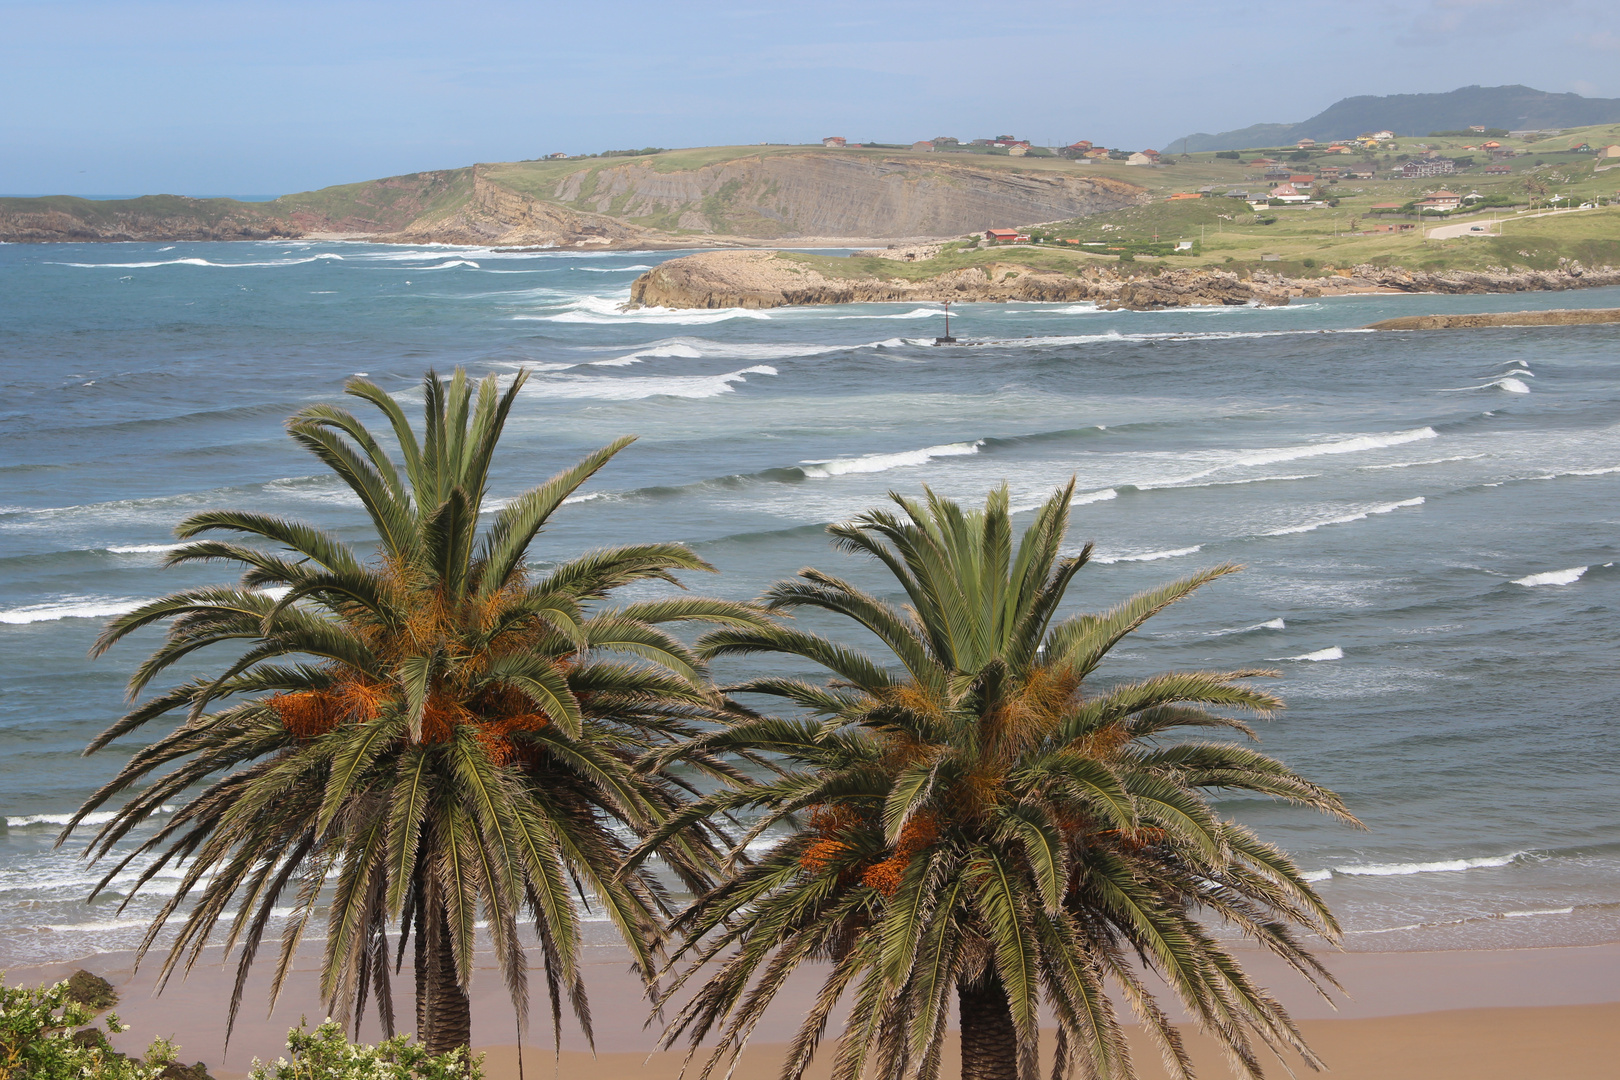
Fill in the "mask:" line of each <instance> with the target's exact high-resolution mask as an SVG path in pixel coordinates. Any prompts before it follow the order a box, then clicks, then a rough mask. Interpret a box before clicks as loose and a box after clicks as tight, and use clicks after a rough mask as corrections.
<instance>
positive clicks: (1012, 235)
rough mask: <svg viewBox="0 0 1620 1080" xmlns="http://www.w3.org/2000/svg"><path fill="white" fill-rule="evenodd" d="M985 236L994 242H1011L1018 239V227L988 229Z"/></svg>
mask: <svg viewBox="0 0 1620 1080" xmlns="http://www.w3.org/2000/svg"><path fill="white" fill-rule="evenodd" d="M984 238H985V239H986V240H988V241H990V243H992V244H1011V243H1013V242H1014V241H1015V240H1017V239H1018V230H1017V229H986V230H984Z"/></svg>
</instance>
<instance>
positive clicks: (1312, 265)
mask: <svg viewBox="0 0 1620 1080" xmlns="http://www.w3.org/2000/svg"><path fill="white" fill-rule="evenodd" d="M1304 266H1305V269H1307V270H1315V269H1316V260H1315V259H1306V260H1305V263H1304Z"/></svg>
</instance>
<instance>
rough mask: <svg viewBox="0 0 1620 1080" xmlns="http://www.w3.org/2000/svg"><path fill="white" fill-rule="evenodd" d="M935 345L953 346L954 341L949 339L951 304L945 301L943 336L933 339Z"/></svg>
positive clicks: (951, 338)
mask: <svg viewBox="0 0 1620 1080" xmlns="http://www.w3.org/2000/svg"><path fill="white" fill-rule="evenodd" d="M934 344H935V345H955V344H956V339H955V338H953V337H951V302H950V301H949V300H946V301H945V336H944V337H937V338H935V339H934Z"/></svg>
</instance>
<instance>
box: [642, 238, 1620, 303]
mask: <svg viewBox="0 0 1620 1080" xmlns="http://www.w3.org/2000/svg"><path fill="white" fill-rule="evenodd" d="M929 261H931V260H925V261H922V262H911V263H907V264H904V272H903V274H902V273H901V272H900V270H899V267H900V264H898V263H895V262H893V261H892V260H873V261H869V262H868V263H867V264H866V266H867V267H872V266H874V265H875V266H876V268H870V269H869V268H862V269H859V270H853V269H852V270H851V271H850V272H844V271H843V268H842V267H839V266H838V265H837V260H831V259H827V258H825V257H822V258H817V259H814V260H813V261H812V259H811V258H808V257H805V256H799V255H795V254H792V253H782V252H769V251H710V252H702V253H699V254H696V255H687V256H683V257H682V258H678V259H671V260H670V261H668V262H666V263H663V264H661V265H659V266H657V267H655V268H653V269H652V270H649V271H647V272H646V273H644V274H642V275H641V277H639V278H637V279H636V281H635V283H634V284H633V285H632V286H631V290H630V298H631V303H633V304H636V305H641V306H646V307H666V308H773V307H788V306H798V305H811V304H848V303H872V302H900V303H905V302H912V301H932V302H939V301H946V300H949V301H955V302H964V303H970V302H981V303H983V302H987V303H1008V302H1013V301H1034V302H1048V303H1051V302H1079V301H1089V302H1093V303H1096V304H1097V305H1098V306H1099V307H1102V308H1124V309H1129V310H1132V311H1151V310H1155V309H1161V308H1181V307H1201V306H1218V305H1229V306H1235V305H1240V304H1254V303H1258V304H1262V305H1276V304H1287V303H1289V302H1290V301H1292V300H1294V299H1296V298H1300V297H1319V296H1335V295H1344V294H1350V293H1367V292H1409V293H1502V292H1541V291H1549V290H1563V289H1578V288H1587V287H1593V286H1599V285H1620V270H1615V269H1612V268H1604V269H1601V270H1593V269H1588V268H1585V267H1582V266H1581V265H1580V264H1578V263H1571V264H1569V265H1566V266H1563V267H1560V268H1559V269H1557V270H1546V271H1541V270H1523V271H1507V270H1504V271H1488V272H1487V271H1461V270H1453V271H1411V270H1404V269H1401V268H1400V267H1387V266H1373V265H1363V266H1356V267H1347V268H1340V269H1335V270H1332V271H1330V272H1327V273H1324V274H1322V275H1321V276H1317V277H1308V278H1293V277H1287V276H1285V275H1282V274H1274V273H1268V272H1266V271H1262V270H1253V271H1248V272H1242V273H1240V272H1235V271H1231V270H1221V269H1169V268H1145V267H1144V268H1141V269H1140V270H1139V269H1138V268H1136V267H1134V266H1132V267H1126V266H1123V265H1120V264H1100V263H1089V264H1076V265H1074V266H1073V267H1071V268H1067V269H1062V270H1057V269H1049V268H1041V267H1031V266H1029V265H1027V264H1024V263H1020V262H1015V261H1012V260H1011V259H1008V260H1007V261H1000V260H996V259H993V258H992V259H988V260H987V261H984V262H981V263H979V264H977V265H972V266H955V267H949V268H947V267H944V266H942V267H941V268H940V270H939V272H938V273H934V274H930V273H928V272H927V270H928V263H929ZM884 264H886V265H887V266H894V267H895V268H896V269H895V271H893V272H886V269H885V265H884Z"/></svg>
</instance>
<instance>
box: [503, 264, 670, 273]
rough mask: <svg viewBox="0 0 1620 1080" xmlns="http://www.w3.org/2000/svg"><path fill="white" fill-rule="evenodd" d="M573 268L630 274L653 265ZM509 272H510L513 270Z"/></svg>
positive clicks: (580, 270) (583, 270)
mask: <svg viewBox="0 0 1620 1080" xmlns="http://www.w3.org/2000/svg"><path fill="white" fill-rule="evenodd" d="M573 269H574V270H577V271H579V272H580V273H582V274H629V273H640V272H641V271H643V270H651V269H652V267H650V266H644V265H642V264H641V263H637V264H636V265H634V266H576V267H573ZM507 272H508V273H510V272H511V271H507Z"/></svg>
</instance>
